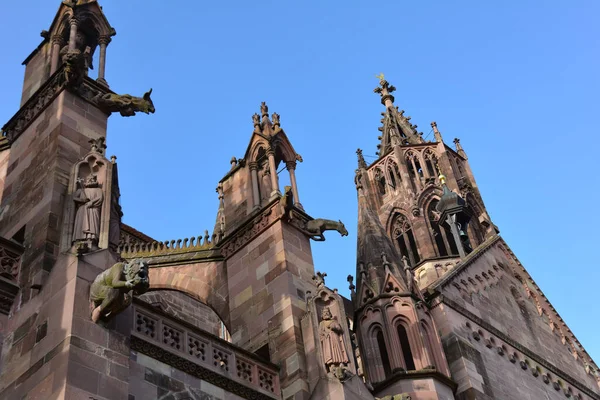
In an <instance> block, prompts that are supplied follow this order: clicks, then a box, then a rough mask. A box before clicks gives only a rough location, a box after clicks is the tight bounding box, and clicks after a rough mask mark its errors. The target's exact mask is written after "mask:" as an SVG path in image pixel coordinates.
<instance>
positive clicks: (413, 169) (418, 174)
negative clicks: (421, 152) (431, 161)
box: [406, 151, 423, 191]
mask: <svg viewBox="0 0 600 400" xmlns="http://www.w3.org/2000/svg"><path fill="white" fill-rule="evenodd" d="M406 166H407V168H408V174H409V175H410V178H411V183H412V186H413V189H414V190H415V191H416V190H417V189H420V188H421V179H422V178H423V170H422V169H421V163H420V162H419V156H418V155H417V154H416V153H415V152H413V151H411V152H408V153H407V154H406Z"/></svg>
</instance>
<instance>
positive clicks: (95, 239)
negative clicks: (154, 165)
mask: <svg viewBox="0 0 600 400" xmlns="http://www.w3.org/2000/svg"><path fill="white" fill-rule="evenodd" d="M89 142H90V144H91V150H90V152H89V153H88V154H86V155H85V156H84V157H83V158H82V159H81V161H79V162H78V163H76V164H75V165H73V168H72V170H71V178H70V181H69V189H68V196H69V198H70V199H71V200H70V201H67V202H66V203H65V212H64V220H63V237H62V239H61V251H69V249H71V248H72V247H73V246H74V249H75V251H76V252H77V253H78V254H83V253H87V252H89V251H95V250H98V249H107V248H111V249H113V250H115V249H116V247H117V246H118V242H119V236H120V222H121V216H122V215H123V213H122V211H121V207H120V205H119V182H118V177H117V164H116V158H115V157H113V158H112V161H109V160H107V159H106V158H105V157H104V152H105V149H106V145H105V144H104V137H99V138H97V139H91V140H90V141H89Z"/></svg>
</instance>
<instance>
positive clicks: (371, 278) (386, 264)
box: [356, 187, 408, 296]
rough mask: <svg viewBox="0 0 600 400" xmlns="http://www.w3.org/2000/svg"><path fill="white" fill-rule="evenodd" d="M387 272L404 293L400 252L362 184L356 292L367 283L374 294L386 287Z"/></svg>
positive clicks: (405, 287)
mask: <svg viewBox="0 0 600 400" xmlns="http://www.w3.org/2000/svg"><path fill="white" fill-rule="evenodd" d="M389 274H391V275H392V276H393V277H394V278H395V281H397V291H398V292H402V293H407V292H408V288H407V285H406V282H405V280H404V275H403V273H402V268H401V258H400V255H399V254H398V252H397V250H396V248H395V247H394V244H393V243H392V241H391V239H390V237H389V236H388V235H387V234H386V232H385V228H384V227H383V225H382V224H381V221H380V220H379V217H378V216H377V214H376V213H375V211H374V210H373V209H372V207H371V205H370V204H369V199H368V198H367V196H366V193H365V190H364V189H363V188H362V187H361V188H359V189H358V235H357V271H356V275H357V282H356V284H357V292H358V293H361V292H362V291H363V290H362V287H363V286H365V285H368V286H369V288H370V289H371V290H373V291H375V293H373V294H374V295H375V296H377V295H378V294H379V293H377V292H379V291H380V289H381V290H385V289H386V288H385V287H384V286H385V285H384V284H385V283H386V281H385V280H386V277H387V276H388V275H389ZM395 291H396V290H395Z"/></svg>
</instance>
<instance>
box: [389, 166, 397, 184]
mask: <svg viewBox="0 0 600 400" xmlns="http://www.w3.org/2000/svg"><path fill="white" fill-rule="evenodd" d="M388 174H389V176H390V186H391V187H393V188H394V189H396V177H395V176H394V171H392V167H388Z"/></svg>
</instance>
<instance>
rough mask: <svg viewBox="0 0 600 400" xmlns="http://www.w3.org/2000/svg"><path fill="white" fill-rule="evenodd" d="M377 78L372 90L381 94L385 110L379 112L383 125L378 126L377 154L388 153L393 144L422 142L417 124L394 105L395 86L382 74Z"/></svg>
mask: <svg viewBox="0 0 600 400" xmlns="http://www.w3.org/2000/svg"><path fill="white" fill-rule="evenodd" d="M377 78H379V86H378V87H376V88H375V90H374V92H375V93H377V94H379V95H380V96H381V104H383V105H384V106H385V108H386V111H385V112H382V113H381V115H382V116H383V118H382V119H381V123H382V124H383V125H382V126H381V127H380V128H379V131H380V132H381V133H382V134H381V136H379V140H380V143H379V144H378V145H377V148H378V154H379V156H380V157H381V156H384V155H386V154H387V153H389V152H390V151H391V150H392V147H393V146H397V145H410V144H418V143H423V142H424V141H423V138H422V137H421V133H419V132H417V126H416V125H412V124H411V123H410V117H405V116H404V110H398V107H395V106H394V96H392V93H393V92H395V91H396V88H395V87H394V86H393V85H390V84H389V82H388V81H386V80H385V78H384V76H383V74H381V75H378V76H377Z"/></svg>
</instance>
